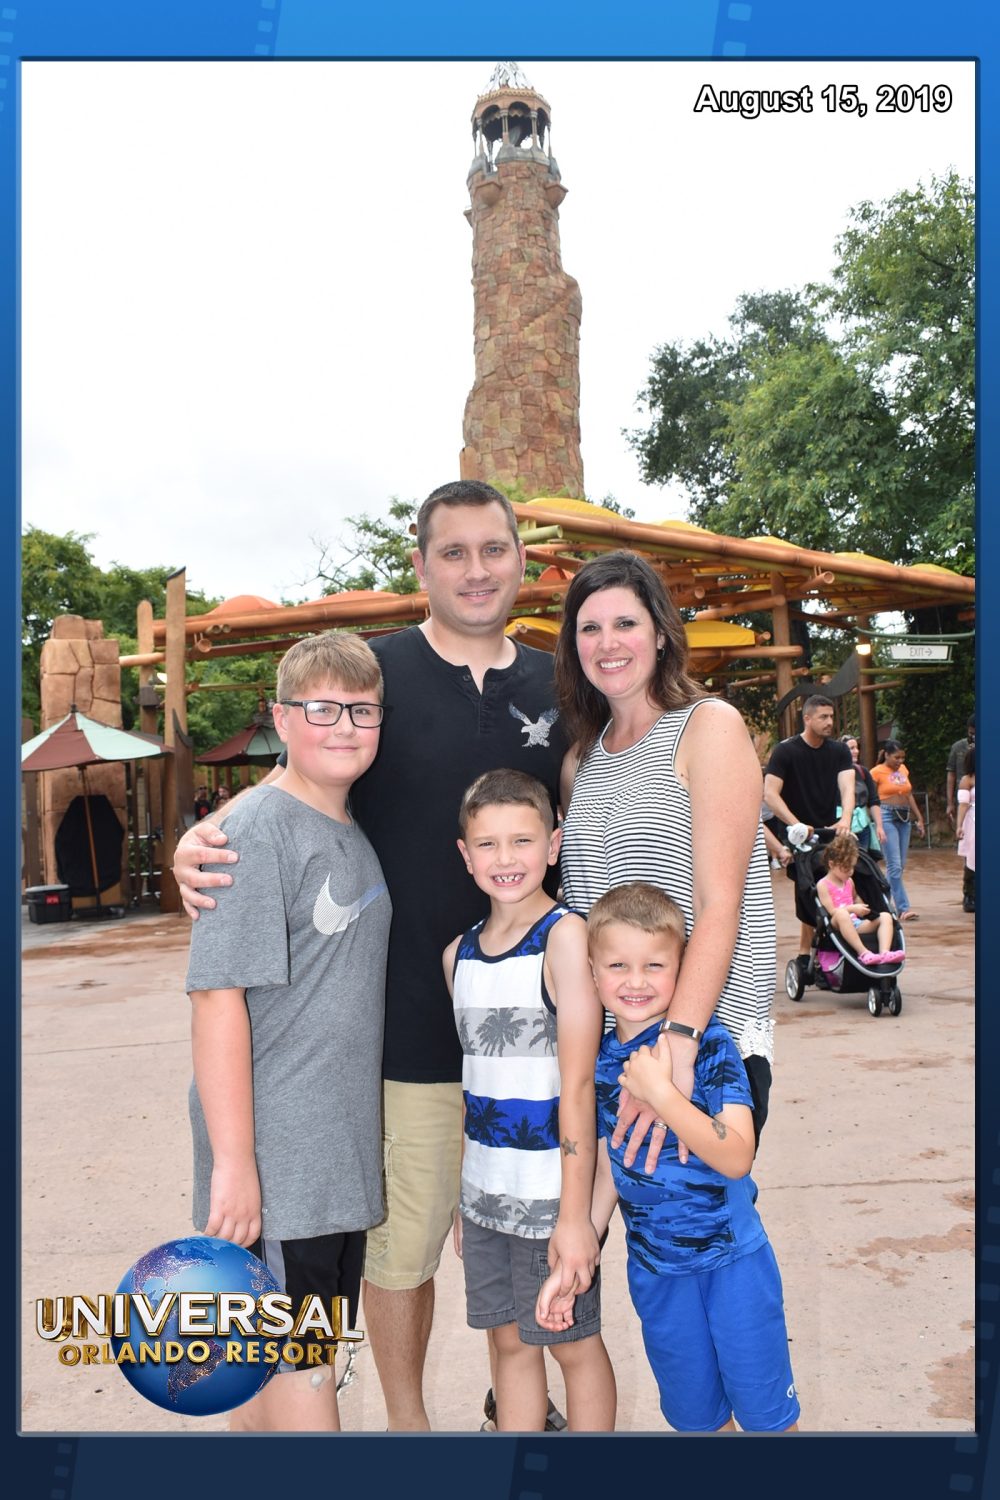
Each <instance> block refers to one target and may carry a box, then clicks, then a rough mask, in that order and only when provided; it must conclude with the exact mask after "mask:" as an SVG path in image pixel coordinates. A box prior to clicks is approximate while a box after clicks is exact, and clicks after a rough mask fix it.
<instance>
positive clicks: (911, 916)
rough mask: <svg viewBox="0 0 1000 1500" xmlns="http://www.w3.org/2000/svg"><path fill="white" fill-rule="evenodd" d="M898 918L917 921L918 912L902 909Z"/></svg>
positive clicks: (903, 920) (918, 918)
mask: <svg viewBox="0 0 1000 1500" xmlns="http://www.w3.org/2000/svg"><path fill="white" fill-rule="evenodd" d="M899 920H900V921H901V922H919V921H920V914H919V912H915V911H904V912H903V914H902V916H901V917H900V919H899Z"/></svg>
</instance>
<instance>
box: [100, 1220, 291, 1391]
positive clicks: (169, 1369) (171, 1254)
mask: <svg viewBox="0 0 1000 1500" xmlns="http://www.w3.org/2000/svg"><path fill="white" fill-rule="evenodd" d="M117 1290H118V1291H119V1292H121V1293H124V1294H125V1295H126V1296H131V1295H133V1294H135V1293H142V1294H144V1295H145V1297H146V1298H147V1299H148V1302H149V1305H150V1307H151V1308H154V1309H155V1307H156V1306H157V1304H158V1303H159V1302H160V1300H161V1299H162V1298H163V1297H164V1296H166V1295H167V1294H168V1293H170V1292H176V1293H181V1292H201V1293H208V1294H209V1295H211V1296H218V1295H220V1294H221V1293H224V1292H244V1293H248V1294H250V1295H251V1296H252V1297H254V1298H257V1297H260V1296H263V1295H264V1293H265V1292H280V1291H281V1288H280V1286H279V1285H278V1283H277V1282H276V1281H275V1279H274V1277H273V1276H272V1274H271V1272H270V1271H269V1270H268V1269H267V1266H265V1265H264V1262H263V1261H261V1260H258V1259H257V1257H256V1255H251V1254H250V1252H249V1250H243V1249H241V1248H240V1246H239V1245H234V1244H231V1243H230V1241H229V1240H218V1239H212V1238H210V1237H208V1236H206V1235H197V1236H194V1237H192V1238H191V1239H184V1240H168V1242H167V1243H166V1244H165V1245H157V1246H156V1248H155V1249H154V1250H149V1251H147V1253H146V1254H145V1255H143V1256H141V1257H140V1258H139V1260H137V1261H136V1263H135V1265H134V1266H130V1267H129V1269H128V1270H127V1271H126V1272H125V1275H124V1276H123V1277H122V1279H121V1281H120V1282H119V1283H118V1288H117ZM178 1307H179V1297H178V1298H175V1299H174V1304H173V1309H172V1311H171V1312H170V1315H169V1317H168V1318H167V1319H166V1321H165V1323H164V1325H163V1327H162V1329H158V1330H157V1332H156V1334H155V1339H154V1338H151V1336H150V1334H149V1333H147V1332H146V1331H145V1329H143V1328H142V1327H141V1325H139V1324H138V1322H137V1320H136V1319H133V1320H132V1321H131V1325H130V1329H131V1331H130V1333H129V1335H128V1337H126V1338H112V1341H111V1342H112V1345H113V1347H114V1352H115V1359H116V1362H117V1364H118V1368H119V1370H121V1372H122V1374H123V1375H124V1376H125V1379H126V1380H127V1381H128V1382H129V1384H130V1385H131V1386H133V1387H134V1388H135V1390H137V1391H138V1392H139V1394H140V1396H145V1398H146V1400H147V1401H152V1402H153V1404H154V1405H155V1406H160V1407H162V1408H163V1409H164V1410H165V1411H172V1412H177V1413H178V1415H181V1416H187V1417H210V1416H215V1415H217V1414H218V1413H219V1412H224V1411H232V1410H233V1408H234V1407H236V1406H242V1405H243V1403H244V1401H249V1400H250V1397H251V1396H255V1395H256V1394H257V1392H258V1391H259V1390H261V1389H262V1388H263V1387H264V1386H265V1385H266V1383H267V1382H268V1380H270V1378H271V1376H272V1375H273V1374H274V1372H275V1370H276V1368H277V1366H276V1364H273V1363H271V1364H266V1363H263V1362H259V1361H258V1360H256V1359H254V1360H250V1359H249V1358H248V1357H247V1356H248V1353H249V1351H248V1347H247V1346H248V1345H251V1344H255V1343H259V1340H255V1339H251V1338H248V1337H246V1336H245V1335H244V1334H242V1333H241V1332H240V1331H239V1330H238V1329H236V1328H234V1329H232V1330H231V1331H230V1332H228V1333H227V1335H226V1337H225V1338H224V1339H223V1338H219V1337H218V1336H216V1335H215V1334H213V1333H209V1334H203V1335H197V1336H194V1337H192V1336H184V1337H182V1336H181V1335H180V1333H179V1329H178ZM154 1342H155V1343H156V1344H158V1345H159V1347H160V1349H161V1350H163V1349H166V1348H168V1347H169V1346H171V1345H172V1346H173V1351H174V1353H175V1354H180V1356H181V1357H179V1358H175V1359H174V1360H172V1361H168V1360H167V1359H165V1358H160V1359H159V1360H158V1361H152V1360H142V1359H141V1346H142V1345H143V1344H145V1345H147V1346H149V1345H150V1344H151V1343H154ZM125 1344H129V1345H130V1346H131V1349H132V1352H133V1354H134V1355H135V1358H134V1360H129V1359H128V1356H126V1362H125V1363H122V1361H121V1351H122V1347H123V1346H124V1345H125ZM234 1344H236V1345H238V1346H239V1347H238V1348H237V1349H235V1350H234V1348H233V1345H234Z"/></svg>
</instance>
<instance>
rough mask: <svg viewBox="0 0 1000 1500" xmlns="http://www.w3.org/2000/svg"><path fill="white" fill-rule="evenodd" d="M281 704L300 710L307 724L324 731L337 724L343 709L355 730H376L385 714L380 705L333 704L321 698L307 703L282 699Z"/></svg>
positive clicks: (312, 699) (383, 706)
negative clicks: (345, 710) (314, 725)
mask: <svg viewBox="0 0 1000 1500" xmlns="http://www.w3.org/2000/svg"><path fill="white" fill-rule="evenodd" d="M281 702H282V704H283V705H284V706H285V708H301V710H302V712H303V713H304V714H305V716H306V723H307V724H316V725H318V726H319V727H320V728H324V729H330V728H331V727H332V726H333V725H334V724H339V723H340V718H341V715H342V714H343V712H344V709H345V708H346V709H347V712H348V714H349V715H350V718H351V723H352V724H353V725H354V727H355V729H377V728H378V726H379V725H380V724H381V722H382V717H383V715H384V713H385V705H384V704H382V703H334V702H329V701H325V700H324V699H322V698H310V699H309V700H308V702H303V700H302V699H301V698H282V700H281Z"/></svg>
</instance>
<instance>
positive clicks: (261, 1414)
mask: <svg viewBox="0 0 1000 1500" xmlns="http://www.w3.org/2000/svg"><path fill="white" fill-rule="evenodd" d="M381 700H382V674H381V671H380V669H379V665H378V661H377V659H376V657H375V655H374V653H373V652H372V651H371V650H370V648H369V647H368V646H367V645H365V643H364V642H363V641H362V640H360V639H359V638H358V637H357V636H353V635H348V634H345V633H342V632H330V633H328V634H326V635H322V636H314V637H312V638H310V639H308V640H302V641H298V642H297V643H296V644H295V645H294V646H293V647H292V648H291V650H289V651H288V652H287V654H286V655H285V657H284V658H283V660H282V662H281V666H280V669H279V672H278V685H277V702H276V703H275V708H274V721H275V727H276V728H277V730H278V733H279V734H280V736H281V738H282V740H283V741H284V742H285V744H286V746H287V748H288V765H287V766H286V768H285V769H284V771H283V773H282V775H281V776H280V777H279V778H278V779H277V780H276V781H274V782H272V783H270V784H269V785H261V786H258V787H255V788H254V789H253V790H252V791H251V792H249V793H247V795H246V796H245V797H243V798H241V799H240V800H239V803H238V805H237V806H235V807H234V809H233V811H232V813H231V814H230V817H229V819H228V820H227V821H229V822H231V823H232V824H233V828H234V830H236V829H237V828H238V830H239V835H240V855H241V859H240V868H241V872H242V874H241V879H240V880H239V882H238V883H236V884H234V885H233V886H231V887H228V888H227V889H225V890H223V891H221V892H220V897H221V899H220V900H219V902H218V909H217V911H216V912H215V913H214V914H213V916H212V919H211V920H210V921H206V922H199V923H198V924H197V925H196V926H194V927H193V928H192V931H191V955H190V966H189V969H188V974H187V981H186V989H187V990H188V992H189V994H190V996H191V1002H192V1018H191V1040H192V1052H193V1055H194V1082H193V1084H192V1087H191V1095H190V1105H191V1126H192V1134H193V1138H194V1223H195V1227H196V1228H197V1229H199V1230H202V1231H203V1232H204V1233H206V1234H209V1235H217V1236H219V1237H220V1238H222V1239H228V1240H232V1241H233V1242H235V1243H236V1244H240V1245H246V1246H248V1247H249V1248H251V1249H252V1250H253V1251H254V1253H255V1254H257V1255H259V1256H260V1257H261V1259H262V1260H264V1261H266V1263H267V1264H268V1265H269V1266H270V1268H271V1270H272V1271H273V1273H274V1274H275V1276H276V1277H277V1279H278V1281H279V1282H280V1283H281V1284H282V1287H283V1289H284V1290H285V1291H286V1292H287V1294H288V1295H289V1296H290V1297H291V1299H292V1302H293V1305H295V1306H297V1305H298V1304H299V1302H300V1301H301V1299H302V1298H303V1297H306V1296H310V1295H318V1296H320V1297H321V1298H322V1299H323V1301H324V1303H328V1302H329V1299H330V1298H331V1297H346V1298H347V1299H348V1303H349V1308H350V1313H351V1321H352V1324H353V1319H354V1315H355V1312H356V1308H357V1303H358V1294H359V1290H360V1280H361V1267H362V1261H363V1254H364V1239H365V1231H366V1230H367V1229H369V1228H370V1227H371V1226H372V1225H373V1224H376V1223H378V1222H379V1221H380V1220H381V1218H382V1216H383V1203H382V1161H381V1146H380V1142H381V1124H380V1091H381V1059H382V1029H383V1016H384V998H383V992H384V982H385V956H386V947H387V943H388V936H389V920H390V917H391V906H390V902H389V896H388V892H387V891H386V887H385V882H384V880H383V878H382V871H381V868H380V866H379V863H378V860H377V858H376V856H375V853H374V851H373V849H372V847H371V845H370V844H369V842H368V840H367V839H366V838H365V836H364V834H363V833H362V832H361V830H360V829H359V828H358V827H357V826H356V825H355V824H354V823H353V822H352V821H351V818H350V815H349V813H348V809H347V796H348V792H349V790H350V787H351V785H352V783H353V782H354V781H356V780H357V778H358V777H359V776H360V775H361V774H362V772H363V771H365V770H367V768H368V766H369V765H370V764H371V762H372V760H373V759H374V758H375V754H376V751H377V750H378V743H379V726H380V724H381V722H382V712H383V710H382V701H381ZM308 1339H309V1335H305V1336H304V1337H303V1338H300V1339H298V1340H297V1342H299V1343H306V1342H308ZM332 1375H333V1367H332V1366H330V1365H325V1364H324V1365H319V1366H317V1365H313V1366H312V1367H311V1368H310V1367H302V1368H300V1369H297V1370H286V1369H280V1370H279V1373H278V1375H277V1376H276V1377H275V1378H274V1379H272V1380H270V1381H268V1383H267V1384H266V1385H265V1386H264V1388H263V1390H261V1391H260V1393H259V1394H258V1395H257V1396H255V1397H254V1398H253V1399H252V1400H251V1401H249V1402H247V1404H246V1405H245V1406H243V1407H240V1408H238V1409H237V1410H236V1411H235V1412H233V1413H232V1414H231V1417H230V1427H231V1428H232V1429H233V1430H240V1431H337V1430H339V1427H340V1420H339V1413H338V1408H337V1392H336V1382H335V1381H334V1380H333V1379H332V1378H331V1377H332ZM321 1377H325V1378H321Z"/></svg>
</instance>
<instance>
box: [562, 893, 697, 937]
mask: <svg viewBox="0 0 1000 1500" xmlns="http://www.w3.org/2000/svg"><path fill="white" fill-rule="evenodd" d="M614 922H624V923H625V925H626V926H627V927H638V928H640V929H641V931H643V932H651V933H656V934H664V935H669V936H670V937H673V938H676V939H677V941H678V942H679V943H680V944H681V946H682V947H683V946H684V943H685V942H686V941H687V937H686V934H685V932H684V913H683V912H682V911H681V909H680V907H679V906H678V905H677V902H676V901H671V899H670V897H669V896H668V895H667V894H666V892H665V891H661V890H659V889H658V888H657V887H656V886H655V885H647V884H646V883H645V882H644V881H641V880H634V881H632V882H630V884H628V885H616V886H614V887H613V889H611V890H610V891H606V892H605V894H604V895H603V896H601V897H599V898H598V900H596V901H595V902H594V904H593V906H592V907H591V908H590V911H589V912H588V913H587V941H588V942H589V943H590V944H591V945H593V944H594V943H595V942H596V941H597V939H598V938H599V937H600V935H601V933H602V932H603V931H604V929H605V927H610V926H611V925H612V924H613V923H614Z"/></svg>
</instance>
